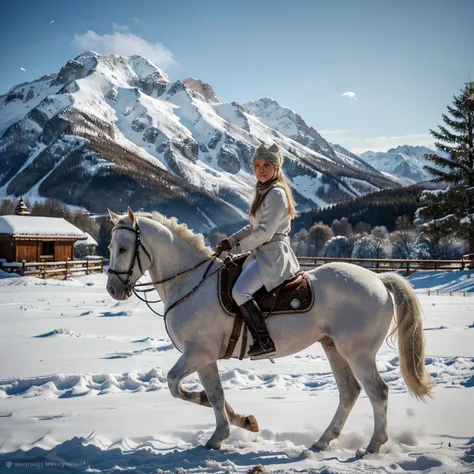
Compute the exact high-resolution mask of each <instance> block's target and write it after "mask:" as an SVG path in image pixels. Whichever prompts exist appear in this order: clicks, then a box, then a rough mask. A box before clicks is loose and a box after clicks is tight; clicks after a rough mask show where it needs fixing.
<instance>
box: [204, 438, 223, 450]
mask: <svg viewBox="0 0 474 474" xmlns="http://www.w3.org/2000/svg"><path fill="white" fill-rule="evenodd" d="M221 446H222V443H221V442H220V443H216V442H214V441H211V440H209V441H208V442H207V443H206V444H205V445H204V447H205V448H206V449H208V450H209V451H210V450H211V449H213V450H216V451H218V450H219V449H221Z"/></svg>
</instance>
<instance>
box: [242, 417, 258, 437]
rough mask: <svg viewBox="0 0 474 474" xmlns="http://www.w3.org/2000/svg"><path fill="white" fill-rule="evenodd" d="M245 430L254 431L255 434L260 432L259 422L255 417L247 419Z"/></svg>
mask: <svg viewBox="0 0 474 474" xmlns="http://www.w3.org/2000/svg"><path fill="white" fill-rule="evenodd" d="M245 429H246V430H248V431H253V432H254V433H256V432H257V431H259V429H258V423H257V420H256V419H255V417H254V416H253V415H249V416H247V417H245Z"/></svg>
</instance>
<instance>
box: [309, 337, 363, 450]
mask: <svg viewBox="0 0 474 474" xmlns="http://www.w3.org/2000/svg"><path fill="white" fill-rule="evenodd" d="M321 342H322V346H323V349H324V351H325V352H326V356H327V358H328V359H329V363H330V364H331V369H332V371H333V373H334V378H335V379H336V383H337V388H338V389H339V406H338V407H337V411H336V414H335V415H334V418H333V419H332V421H331V423H330V424H329V426H328V427H327V428H326V431H325V432H324V433H323V434H322V436H321V437H320V438H319V439H318V441H316V442H315V443H314V444H313V446H311V449H312V450H314V451H322V450H325V449H326V448H327V447H328V444H329V443H330V442H331V441H332V440H333V439H337V438H338V437H339V435H340V433H341V430H342V428H343V426H344V423H345V422H346V419H347V417H348V416H349V413H350V411H351V410H352V407H353V406H354V403H355V402H356V400H357V397H358V396H359V393H360V384H359V382H358V381H357V379H356V378H355V377H354V373H353V372H352V369H351V368H350V366H349V364H348V363H347V361H346V359H344V358H343V357H342V356H341V354H339V352H338V350H337V349H336V346H335V345H334V342H333V341H332V340H330V339H329V338H328V340H327V341H321Z"/></svg>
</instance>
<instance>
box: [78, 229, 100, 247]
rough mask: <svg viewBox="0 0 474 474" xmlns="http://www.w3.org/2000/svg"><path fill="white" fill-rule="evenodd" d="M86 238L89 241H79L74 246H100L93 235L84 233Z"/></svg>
mask: <svg viewBox="0 0 474 474" xmlns="http://www.w3.org/2000/svg"><path fill="white" fill-rule="evenodd" d="M84 234H85V236H86V237H87V240H78V241H77V242H75V243H74V246H77V245H95V246H97V245H99V244H98V243H97V241H96V240H95V239H94V237H92V235H91V234H89V233H87V232H84Z"/></svg>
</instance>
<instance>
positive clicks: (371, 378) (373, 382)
mask: <svg viewBox="0 0 474 474" xmlns="http://www.w3.org/2000/svg"><path fill="white" fill-rule="evenodd" d="M349 362H350V364H351V367H352V369H353V370H354V373H355V374H356V376H357V378H358V379H359V380H360V381H361V382H362V385H363V386H364V390H365V392H366V393H367V396H368V397H369V399H370V402H371V403H372V408H373V410H374V434H373V435H372V439H371V440H370V443H369V445H368V446H367V449H366V451H365V452H368V453H378V452H379V449H380V446H382V444H384V443H386V442H387V441H388V435H387V404H388V386H387V384H386V383H385V382H384V381H383V379H382V377H381V376H380V373H379V371H378V369H377V365H376V363H375V356H374V357H367V358H360V359H356V360H350V361H349ZM365 452H358V453H357V454H358V455H359V456H362V455H363V454H365Z"/></svg>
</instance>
